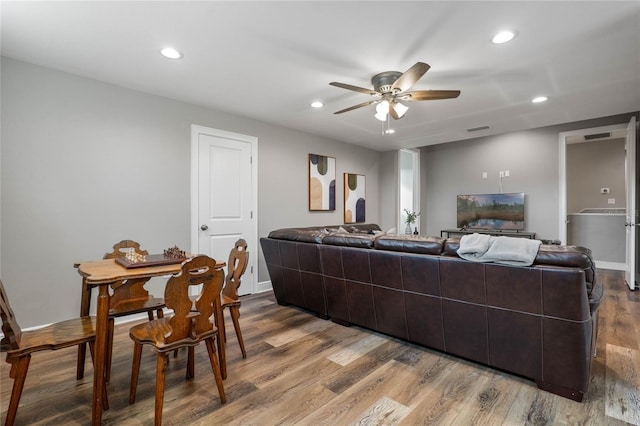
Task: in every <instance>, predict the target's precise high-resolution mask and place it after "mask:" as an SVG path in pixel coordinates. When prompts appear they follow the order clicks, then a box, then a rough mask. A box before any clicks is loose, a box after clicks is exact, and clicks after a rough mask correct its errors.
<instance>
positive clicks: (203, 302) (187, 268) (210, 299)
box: [164, 255, 224, 343]
mask: <svg viewBox="0 0 640 426" xmlns="http://www.w3.org/2000/svg"><path fill="white" fill-rule="evenodd" d="M223 284H224V271H223V270H222V268H218V269H216V261H215V260H214V259H212V258H210V257H209V256H205V255H198V256H195V257H193V258H191V259H188V260H186V261H184V262H183V263H182V268H181V271H180V273H179V274H178V275H174V276H172V277H171V278H169V281H167V285H166V287H165V291H164V300H165V303H166V305H167V308H169V309H172V310H173V312H174V315H173V316H172V317H171V318H170V319H169V324H170V325H171V328H172V331H171V334H169V335H168V336H165V342H166V343H171V342H175V341H177V340H181V339H185V338H188V337H192V338H194V337H195V335H198V334H201V333H205V332H207V331H210V330H212V329H213V323H214V318H215V317H214V312H215V309H216V308H215V307H216V306H220V290H222V285H223ZM200 285H202V288H201V289H200V293H199V294H198V296H197V297H196V298H195V299H194V300H192V299H191V298H190V297H189V288H190V287H193V286H200Z"/></svg>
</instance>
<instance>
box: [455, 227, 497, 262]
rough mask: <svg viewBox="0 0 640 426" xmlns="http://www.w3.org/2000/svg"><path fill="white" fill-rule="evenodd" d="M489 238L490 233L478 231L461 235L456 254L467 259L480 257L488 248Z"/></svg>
mask: <svg viewBox="0 0 640 426" xmlns="http://www.w3.org/2000/svg"><path fill="white" fill-rule="evenodd" d="M491 238H492V237H491V235H487V234H478V233H474V234H467V235H463V236H462V238H460V248H458V256H460V257H462V258H464V259H468V260H474V259H477V258H479V257H481V256H482V255H484V254H485V253H486V252H487V250H489V245H490V244H491Z"/></svg>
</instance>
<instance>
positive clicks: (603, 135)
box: [584, 132, 611, 141]
mask: <svg viewBox="0 0 640 426" xmlns="http://www.w3.org/2000/svg"><path fill="white" fill-rule="evenodd" d="M608 137H611V133H608V132H607V133H594V134H592V135H584V140H586V141H590V140H593V139H603V138H608Z"/></svg>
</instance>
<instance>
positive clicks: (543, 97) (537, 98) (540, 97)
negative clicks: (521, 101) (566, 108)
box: [531, 96, 549, 104]
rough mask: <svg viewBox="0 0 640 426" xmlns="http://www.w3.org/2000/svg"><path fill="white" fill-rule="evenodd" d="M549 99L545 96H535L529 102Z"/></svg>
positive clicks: (536, 102)
mask: <svg viewBox="0 0 640 426" xmlns="http://www.w3.org/2000/svg"><path fill="white" fill-rule="evenodd" d="M547 99H549V98H547V97H546V96H536V97H535V98H533V99H531V102H533V103H534V104H539V103H540V102H546V100H547Z"/></svg>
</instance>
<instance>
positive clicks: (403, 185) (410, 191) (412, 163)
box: [397, 149, 420, 234]
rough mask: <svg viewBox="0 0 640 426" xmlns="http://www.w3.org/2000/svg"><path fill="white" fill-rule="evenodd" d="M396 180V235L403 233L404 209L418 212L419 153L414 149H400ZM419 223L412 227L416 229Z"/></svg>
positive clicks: (404, 226) (404, 225)
mask: <svg viewBox="0 0 640 426" xmlns="http://www.w3.org/2000/svg"><path fill="white" fill-rule="evenodd" d="M398 170H399V176H400V179H398V183H399V186H400V187H399V188H398V194H399V197H398V198H399V206H398V207H399V211H398V215H397V217H398V224H397V226H398V228H397V229H398V231H397V232H398V233H399V234H401V233H403V232H405V228H406V226H407V224H406V217H407V215H406V213H405V209H406V210H408V211H411V212H416V213H419V212H420V151H418V150H415V149H401V150H400V152H399V154H398ZM419 224H420V221H419V220H418V222H417V223H415V224H414V225H413V226H414V227H415V228H417V229H418V232H420V227H419Z"/></svg>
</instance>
